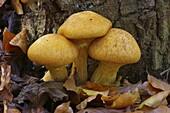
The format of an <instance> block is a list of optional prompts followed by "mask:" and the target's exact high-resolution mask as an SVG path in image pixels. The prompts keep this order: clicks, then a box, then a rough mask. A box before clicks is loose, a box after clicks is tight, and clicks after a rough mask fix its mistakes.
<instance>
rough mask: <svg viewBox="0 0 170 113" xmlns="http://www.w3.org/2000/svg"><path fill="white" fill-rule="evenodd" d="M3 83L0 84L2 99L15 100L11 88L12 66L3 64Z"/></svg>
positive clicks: (0, 98)
mask: <svg viewBox="0 0 170 113" xmlns="http://www.w3.org/2000/svg"><path fill="white" fill-rule="evenodd" d="M1 72H2V75H1V85H0V100H8V101H12V100H13V95H12V93H11V92H10V89H9V83H10V75H11V66H10V65H6V64H2V65H1Z"/></svg>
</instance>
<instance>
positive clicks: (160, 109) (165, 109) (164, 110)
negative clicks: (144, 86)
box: [145, 106, 170, 113]
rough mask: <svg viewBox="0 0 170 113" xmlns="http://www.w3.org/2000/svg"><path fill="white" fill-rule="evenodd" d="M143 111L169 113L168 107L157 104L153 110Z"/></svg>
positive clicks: (147, 112)
mask: <svg viewBox="0 0 170 113" xmlns="http://www.w3.org/2000/svg"><path fill="white" fill-rule="evenodd" d="M145 113H170V108H168V107H167V106H159V107H158V108H156V109H154V110H150V111H145Z"/></svg>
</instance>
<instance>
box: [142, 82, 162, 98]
mask: <svg viewBox="0 0 170 113" xmlns="http://www.w3.org/2000/svg"><path fill="white" fill-rule="evenodd" d="M143 85H144V86H145V87H146V89H147V91H148V93H149V94H150V95H154V94H156V93H158V92H160V91H161V90H160V89H157V88H154V87H153V86H152V85H151V84H150V83H149V82H148V81H146V82H144V83H143Z"/></svg>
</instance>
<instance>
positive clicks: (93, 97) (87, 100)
mask: <svg viewBox="0 0 170 113" xmlns="http://www.w3.org/2000/svg"><path fill="white" fill-rule="evenodd" d="M98 96H99V97H98ZM101 96H102V95H100V94H96V95H93V96H90V97H88V98H86V99H85V100H83V101H82V102H80V103H79V104H78V105H77V106H76V108H77V109H78V110H82V109H84V108H86V107H87V104H88V103H89V102H91V101H93V100H95V99H97V97H98V98H100V99H101Z"/></svg>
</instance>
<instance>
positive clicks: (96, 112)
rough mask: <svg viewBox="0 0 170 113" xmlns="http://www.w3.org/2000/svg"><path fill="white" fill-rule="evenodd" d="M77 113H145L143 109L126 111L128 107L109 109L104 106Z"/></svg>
mask: <svg viewBox="0 0 170 113" xmlns="http://www.w3.org/2000/svg"><path fill="white" fill-rule="evenodd" d="M77 113H144V112H142V111H135V112H126V109H121V110H118V109H108V108H104V107H97V108H87V109H83V110H80V111H78V112H77Z"/></svg>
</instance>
